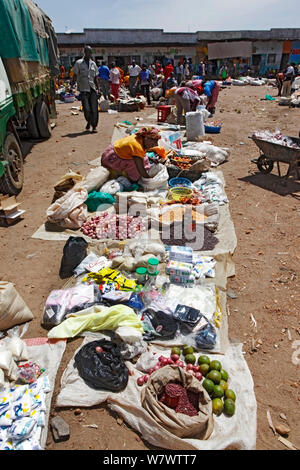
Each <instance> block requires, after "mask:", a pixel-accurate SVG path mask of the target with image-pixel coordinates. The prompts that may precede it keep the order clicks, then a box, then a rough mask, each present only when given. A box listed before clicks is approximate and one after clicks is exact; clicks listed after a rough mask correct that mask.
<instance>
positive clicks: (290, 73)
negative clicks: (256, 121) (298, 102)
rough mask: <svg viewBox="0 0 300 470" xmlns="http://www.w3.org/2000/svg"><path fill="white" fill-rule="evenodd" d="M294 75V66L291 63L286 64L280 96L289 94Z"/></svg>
mask: <svg viewBox="0 0 300 470" xmlns="http://www.w3.org/2000/svg"><path fill="white" fill-rule="evenodd" d="M294 75H295V70H294V67H293V66H292V65H291V64H288V67H287V69H286V71H285V73H284V79H283V85H282V95H281V96H284V97H288V96H291V91H292V81H293V79H294Z"/></svg>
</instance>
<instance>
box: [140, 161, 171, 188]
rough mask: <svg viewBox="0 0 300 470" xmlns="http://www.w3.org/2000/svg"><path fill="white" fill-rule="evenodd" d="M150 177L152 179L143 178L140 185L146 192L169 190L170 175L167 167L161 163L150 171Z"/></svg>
mask: <svg viewBox="0 0 300 470" xmlns="http://www.w3.org/2000/svg"><path fill="white" fill-rule="evenodd" d="M149 175H150V176H151V178H141V179H140V181H139V184H140V185H141V186H142V187H143V189H144V191H152V190H153V189H158V188H159V189H167V188H168V180H169V173H168V170H167V168H166V167H165V165H162V164H161V163H159V164H158V165H155V166H154V167H152V168H151V170H150V171H149ZM152 175H154V176H152Z"/></svg>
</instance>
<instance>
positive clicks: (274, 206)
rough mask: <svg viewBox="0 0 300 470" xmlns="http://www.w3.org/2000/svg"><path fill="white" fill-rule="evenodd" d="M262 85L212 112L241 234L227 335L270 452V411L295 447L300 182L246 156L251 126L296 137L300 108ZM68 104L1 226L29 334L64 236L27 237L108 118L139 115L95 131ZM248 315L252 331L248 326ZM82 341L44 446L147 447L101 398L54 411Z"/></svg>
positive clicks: (237, 93) (275, 445) (71, 345)
mask: <svg viewBox="0 0 300 470" xmlns="http://www.w3.org/2000/svg"><path fill="white" fill-rule="evenodd" d="M266 93H268V94H273V95H276V92H275V91H273V90H272V89H269V88H265V87H250V86H247V87H232V89H226V90H223V91H222V92H221V95H220V98H219V102H218V106H217V112H216V116H215V118H216V119H218V120H222V121H223V123H224V126H223V129H222V133H221V134H219V135H216V136H214V139H213V140H214V143H215V144H216V145H220V146H224V147H229V148H230V149H231V156H230V160H229V162H228V163H226V164H224V165H222V167H221V169H222V171H223V172H224V176H225V179H226V184H227V187H226V191H227V194H228V196H229V200H230V209H231V215H232V218H233V221H234V224H235V229H236V233H237V237H238V247H237V250H236V253H235V255H234V261H235V263H236V276H235V277H234V278H232V279H230V280H229V282H228V284H229V287H231V288H232V289H233V290H234V291H235V292H236V293H237V295H238V297H237V298H236V299H228V313H229V333H230V338H233V339H236V340H238V341H239V342H243V343H244V348H243V350H244V351H245V352H246V355H245V357H246V360H247V363H248V365H249V368H250V370H251V373H252V376H253V379H254V383H255V393H256V399H257V405H258V422H257V449H259V450H261V449H270V450H275V449H285V447H284V446H283V444H282V443H280V442H279V441H278V439H277V437H275V436H274V435H273V432H272V430H271V429H270V428H269V426H268V422H267V416H266V413H267V410H269V411H270V413H271V416H272V419H273V423H274V425H277V424H279V423H285V424H288V425H289V427H290V429H291V431H290V434H289V440H290V441H291V442H292V443H293V444H294V445H295V446H296V447H298V448H300V425H299V423H300V419H299V402H300V380H299V378H300V377H299V362H300V351H299V350H300V317H299V301H300V298H299V297H300V296H299V276H300V240H299V236H300V204H299V196H300V182H298V183H293V184H289V185H288V186H287V187H284V186H283V185H282V184H281V182H279V180H278V177H277V176H276V170H275V168H274V170H273V173H272V174H271V175H268V176H262V175H260V174H258V172H257V167H256V165H255V164H253V163H251V159H253V158H256V157H257V156H258V148H257V147H256V146H255V145H254V143H253V142H252V141H250V140H249V139H248V135H249V134H250V133H251V132H252V131H253V130H257V129H267V128H268V129H270V130H275V129H276V128H279V129H280V130H281V131H282V132H283V133H285V134H287V135H291V136H297V135H298V133H299V130H300V110H299V109H289V108H286V107H280V106H278V103H277V102H269V101H262V100H261V99H262V98H264V96H265V94H266ZM71 106H72V105H70V104H60V105H58V112H59V115H58V118H57V121H56V124H57V126H56V127H55V129H54V130H53V136H52V138H51V139H50V140H49V141H46V142H41V143H38V144H36V145H34V146H33V147H32V149H31V151H30V152H29V153H28V155H27V157H26V164H25V185H24V189H23V191H22V193H21V195H20V196H19V198H18V199H19V201H20V202H22V208H24V209H26V214H25V216H24V220H23V221H21V222H19V223H18V224H16V225H15V226H12V227H9V228H5V227H0V240H1V248H2V250H1V266H0V278H1V279H5V280H8V281H11V282H13V283H15V285H16V287H17V290H18V291H19V293H20V294H21V295H22V297H23V298H24V300H25V301H26V302H27V304H28V306H29V307H30V308H31V310H32V312H33V313H34V315H35V319H34V320H33V321H32V322H31V323H30V327H29V330H28V332H27V334H26V337H28V338H29V337H39V336H46V335H47V332H46V330H44V328H43V327H42V326H41V315H42V311H43V306H44V302H45V300H46V298H47V296H48V294H49V292H50V291H51V290H53V289H57V288H60V287H61V286H62V285H63V284H64V281H62V280H60V278H59V275H58V272H59V267H60V261H61V257H62V249H63V246H64V243H63V242H50V241H42V240H35V239H32V238H31V236H32V234H33V233H34V232H35V231H36V230H37V228H38V227H39V226H40V225H41V223H42V222H43V221H44V220H45V211H46V209H47V208H48V207H49V205H50V203H51V200H52V197H53V193H54V191H53V186H54V184H55V183H56V182H57V181H58V180H59V179H60V177H61V176H63V175H64V174H65V173H66V171H67V170H68V169H69V168H70V169H72V170H75V171H80V172H81V173H82V174H85V173H87V172H88V171H89V169H90V166H89V165H88V161H91V160H93V159H95V158H96V157H98V156H100V154H101V153H102V151H103V150H104V149H105V148H106V146H107V145H108V144H109V143H110V140H111V136H112V132H113V126H114V123H115V122H117V121H118V120H119V121H123V120H134V118H135V116H137V113H133V114H132V113H122V114H119V115H116V116H115V115H108V114H101V115H100V128H99V133H98V134H94V135H92V134H87V133H83V130H84V127H85V123H84V118H83V115H82V114H80V115H79V116H73V115H71ZM153 112H154V109H153V108H150V109H146V110H144V111H142V112H140V113H139V116H140V117H143V118H144V119H145V118H146V116H147V115H150V114H153ZM27 147H28V145H27ZM251 314H252V315H253V317H254V318H255V320H256V322H257V331H255V330H254V329H253V327H252V326H251ZM297 341H298V343H297ZM80 343H81V339H75V340H73V341H69V342H68V345H67V349H66V352H65V354H64V357H63V360H62V363H61V366H60V369H59V373H58V375H57V380H56V390H55V393H54V396H53V402H52V403H53V405H52V415H53V414H55V413H57V414H59V415H61V416H62V417H63V418H64V419H65V420H66V421H67V422H68V423H69V425H70V428H71V438H70V440H69V441H67V442H64V443H60V444H55V443H54V441H53V439H52V435H51V432H50V431H49V434H48V440H47V449H49V450H56V449H66V450H69V449H78V450H83V449H98V450H104V449H108V450H115V449H148V448H149V446H148V444H147V443H145V442H143V440H142V436H138V435H137V434H136V433H135V432H133V431H132V430H130V429H128V427H127V426H126V424H125V423H122V422H120V421H119V422H118V421H117V416H114V415H113V414H112V413H111V412H110V411H108V410H107V409H106V408H105V406H100V407H95V408H93V409H84V410H82V414H80V415H77V414H75V413H74V411H75V410H74V409H68V410H65V409H64V410H57V409H55V407H54V404H55V398H56V395H57V393H58V391H59V383H60V377H61V374H62V372H63V370H64V369H65V367H66V365H67V363H68V362H69V360H70V359H71V357H72V355H73V353H74V351H75V349H76V348H77V347H78V346H79V345H80ZM253 346H254V348H253ZM252 349H255V350H252ZM297 350H298V352H297ZM297 364H298V365H297ZM280 415H281V416H283V415H285V417H286V419H287V421H285V420H284V419H283V418H282V417H280ZM87 424H97V425H98V429H94V428H87V427H83V425H87Z"/></svg>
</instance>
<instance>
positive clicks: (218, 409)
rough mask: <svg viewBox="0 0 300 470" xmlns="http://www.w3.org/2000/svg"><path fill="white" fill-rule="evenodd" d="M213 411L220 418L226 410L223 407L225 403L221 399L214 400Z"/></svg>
mask: <svg viewBox="0 0 300 470" xmlns="http://www.w3.org/2000/svg"><path fill="white" fill-rule="evenodd" d="M212 409H213V413H214V414H215V415H217V416H220V414H221V413H222V411H223V409H224V405H223V402H222V400H221V398H214V399H213V401H212Z"/></svg>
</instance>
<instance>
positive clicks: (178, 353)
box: [171, 346, 181, 356]
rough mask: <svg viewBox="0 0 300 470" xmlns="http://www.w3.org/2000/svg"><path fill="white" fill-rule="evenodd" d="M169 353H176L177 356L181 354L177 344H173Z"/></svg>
mask: <svg viewBox="0 0 300 470" xmlns="http://www.w3.org/2000/svg"><path fill="white" fill-rule="evenodd" d="M171 354H177V356H180V354H181V351H180V348H179V347H178V346H174V347H173V348H172V350H171Z"/></svg>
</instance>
